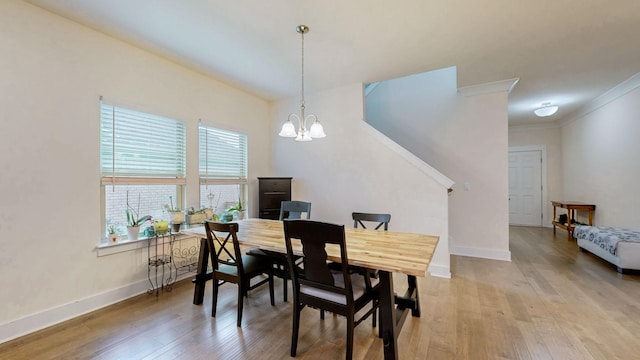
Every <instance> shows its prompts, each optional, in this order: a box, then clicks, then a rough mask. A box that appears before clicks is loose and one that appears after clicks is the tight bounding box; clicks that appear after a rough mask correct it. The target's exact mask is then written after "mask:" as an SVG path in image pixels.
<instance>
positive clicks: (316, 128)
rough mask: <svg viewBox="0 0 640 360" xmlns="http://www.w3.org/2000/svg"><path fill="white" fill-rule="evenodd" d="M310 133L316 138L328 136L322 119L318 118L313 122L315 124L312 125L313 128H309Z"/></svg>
mask: <svg viewBox="0 0 640 360" xmlns="http://www.w3.org/2000/svg"><path fill="white" fill-rule="evenodd" d="M309 135H310V136H311V137H312V138H314V139H318V138H323V137H326V136H327V134H325V133H324V129H323V128H322V124H320V121H318V120H317V119H316V121H314V122H313V125H311V130H309Z"/></svg>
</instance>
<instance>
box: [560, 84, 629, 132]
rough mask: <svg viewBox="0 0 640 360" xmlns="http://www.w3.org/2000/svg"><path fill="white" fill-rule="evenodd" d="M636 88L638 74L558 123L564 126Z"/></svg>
mask: <svg viewBox="0 0 640 360" xmlns="http://www.w3.org/2000/svg"><path fill="white" fill-rule="evenodd" d="M638 87H640V72H639V73H636V74H634V75H632V76H631V77H630V78H628V79H627V80H625V81H623V82H621V83H620V84H618V85H616V86H614V87H613V88H611V89H610V90H609V91H607V92H605V93H604V94H602V95H600V96H598V97H597V98H595V99H593V100H592V101H590V102H589V103H587V104H586V105H585V106H583V107H581V108H580V109H578V110H576V111H575V112H573V113H572V114H571V115H570V116H567V117H565V118H563V119H562V120H560V121H559V122H558V123H559V125H560V126H565V125H567V124H569V123H571V122H573V121H576V120H578V119H580V118H582V117H584V116H585V115H587V114H589V113H591V112H594V111H596V110H597V109H599V108H601V107H603V106H605V105H607V104H609V103H610V102H612V101H614V100H616V99H618V98H620V97H622V96H623V95H625V94H627V93H628V92H631V91H633V90H635V89H636V88H638Z"/></svg>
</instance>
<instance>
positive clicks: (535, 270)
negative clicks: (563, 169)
mask: <svg viewBox="0 0 640 360" xmlns="http://www.w3.org/2000/svg"><path fill="white" fill-rule="evenodd" d="M510 249H511V254H512V261H511V262H505V261H493V260H485V259H477V258H469V257H460V256H452V257H451V268H452V274H453V275H452V278H451V279H450V280H448V279H441V278H433V277H427V278H418V288H419V291H420V300H421V309H422V316H421V317H420V318H413V317H408V318H407V320H406V322H405V324H404V328H403V329H402V331H401V332H400V336H399V338H398V348H399V354H400V357H401V358H402V359H421V360H422V359H473V360H476V359H480V360H482V359H491V360H493V359H536V360H537V359H632V358H637V356H638V354H640V340H638V334H640V302H639V301H638V299H640V275H626V274H625V275H622V274H618V273H617V272H616V270H615V267H613V266H611V265H610V264H608V263H606V262H604V261H602V260H601V259H599V258H597V257H595V256H593V255H591V254H589V253H582V252H580V251H579V250H578V248H577V246H576V244H575V242H571V241H567V240H566V233H564V232H563V231H558V235H557V236H553V234H552V231H551V230H550V229H548V228H528V227H512V228H511V229H510ZM394 284H395V285H396V289H395V290H396V292H397V293H399V294H402V293H404V291H405V289H406V277H404V276H402V275H399V274H394ZM281 286H282V283H281V281H280V280H279V279H278V280H276V288H277V289H280V288H281ZM192 295H193V285H192V284H191V282H190V281H182V282H180V283H178V284H176V285H175V286H174V288H173V291H171V292H164V293H160V294H159V296H157V297H156V296H155V295H147V294H144V295H140V296H137V297H134V298H132V299H128V300H126V301H123V302H120V303H118V304H115V305H112V306H109V307H107V308H104V309H101V310H98V311H95V312H92V313H90V314H87V315H83V316H80V317H78V318H76V319H72V320H69V321H67V322H64V323H61V324H58V325H56V326H53V327H50V328H48V329H44V330H41V331H38V332H36V333H33V334H30V335H27V336H24V337H22V338H19V339H16V340H13V341H9V342H6V343H4V344H0V359H11V360H13V359H18V360H21V359H36V360H40V359H44V360H49V359H105V360H106V359H109V360H111V359H145V360H152V359H153V360H157V359H203V360H204V359H207V360H210V359H225V360H226V359H261V360H262V359H266V360H270V359H290V357H289V348H290V341H291V322H292V319H291V318H292V314H291V303H290V302H289V303H283V302H282V301H281V300H279V301H276V305H275V306H273V307H272V306H271V305H270V304H269V295H268V289H267V288H266V287H264V288H260V289H256V290H255V291H253V292H251V293H250V294H249V297H248V298H246V299H245V307H244V316H243V325H242V327H241V328H238V327H236V305H237V304H236V296H237V295H236V289H235V286H230V285H225V286H222V287H221V292H220V297H219V299H218V314H217V317H216V318H212V317H211V284H208V286H207V289H206V292H205V301H204V304H203V305H201V306H195V305H192V303H191V301H192ZM302 315H303V316H302V321H301V326H300V339H299V343H298V356H297V357H296V358H297V359H303V360H308V359H322V360H325V359H343V358H344V351H345V343H346V334H345V320H344V318H341V317H338V316H332V315H331V314H327V316H326V317H325V320H324V321H321V320H320V318H319V313H318V311H316V310H313V309H304V310H303V314H302ZM367 322H368V321H367ZM354 340H355V341H354V359H367V360H368V359H382V358H383V349H382V341H381V340H380V339H379V338H378V337H377V329H373V328H371V326H370V322H369V323H363V324H361V325H359V326H358V327H356V330H355V339H354Z"/></svg>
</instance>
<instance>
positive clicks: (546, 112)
mask: <svg viewBox="0 0 640 360" xmlns="http://www.w3.org/2000/svg"><path fill="white" fill-rule="evenodd" d="M556 111H558V107H557V106H555V105H554V106H543V107H541V108H539V109H535V110H534V111H533V112H534V114H536V115H537V116H539V117H546V116H551V115H553V114H555V113H556Z"/></svg>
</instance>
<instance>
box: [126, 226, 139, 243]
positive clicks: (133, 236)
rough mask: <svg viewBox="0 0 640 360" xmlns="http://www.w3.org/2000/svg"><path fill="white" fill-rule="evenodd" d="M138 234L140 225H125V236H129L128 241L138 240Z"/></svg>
mask: <svg viewBox="0 0 640 360" xmlns="http://www.w3.org/2000/svg"><path fill="white" fill-rule="evenodd" d="M138 235H140V226H127V236H128V237H129V241H136V240H138Z"/></svg>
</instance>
